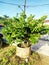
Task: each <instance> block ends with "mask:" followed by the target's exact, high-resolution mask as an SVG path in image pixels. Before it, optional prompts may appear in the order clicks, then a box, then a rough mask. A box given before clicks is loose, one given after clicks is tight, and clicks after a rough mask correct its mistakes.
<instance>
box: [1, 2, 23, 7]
mask: <svg viewBox="0 0 49 65" xmlns="http://www.w3.org/2000/svg"><path fill="white" fill-rule="evenodd" d="M0 3H3V4H9V5H14V6H24V5H18V4H14V3H7V2H4V1H0Z"/></svg>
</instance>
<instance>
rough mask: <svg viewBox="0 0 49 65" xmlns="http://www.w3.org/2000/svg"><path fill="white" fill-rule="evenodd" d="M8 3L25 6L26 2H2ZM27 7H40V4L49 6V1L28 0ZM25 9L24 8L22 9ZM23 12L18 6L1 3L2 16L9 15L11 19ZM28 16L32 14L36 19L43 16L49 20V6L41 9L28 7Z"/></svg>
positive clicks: (6, 0) (0, 14)
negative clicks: (46, 16)
mask: <svg viewBox="0 0 49 65" xmlns="http://www.w3.org/2000/svg"><path fill="white" fill-rule="evenodd" d="M0 1H4V2H8V3H14V4H19V5H23V4H24V0H0ZM26 4H27V5H40V4H49V0H26ZM21 8H22V9H23V6H22V7H21ZM20 12H22V10H21V9H20V8H18V6H13V5H9V4H3V3H0V16H2V15H8V16H10V17H13V16H16V14H17V13H20ZM26 14H27V15H28V16H29V15H30V14H33V15H35V17H36V18H40V17H41V16H43V15H48V18H47V19H49V5H46V6H39V7H32V8H31V7H28V8H26Z"/></svg>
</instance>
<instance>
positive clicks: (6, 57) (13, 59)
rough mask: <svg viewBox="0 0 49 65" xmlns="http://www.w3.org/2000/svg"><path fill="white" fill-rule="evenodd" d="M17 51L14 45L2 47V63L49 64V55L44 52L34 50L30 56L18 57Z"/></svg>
mask: <svg viewBox="0 0 49 65" xmlns="http://www.w3.org/2000/svg"><path fill="white" fill-rule="evenodd" d="M15 52H16V47H14V46H8V47H6V48H2V49H0V65H49V57H47V56H44V55H42V54H38V53H36V52H32V53H31V55H30V56H29V58H27V59H23V58H19V57H17V56H16V53H15ZM26 60H27V61H28V62H26Z"/></svg>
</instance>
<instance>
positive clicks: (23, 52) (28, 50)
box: [16, 44, 31, 58]
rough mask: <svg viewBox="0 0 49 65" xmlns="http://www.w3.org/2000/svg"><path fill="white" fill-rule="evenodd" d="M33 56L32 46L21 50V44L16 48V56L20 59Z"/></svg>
mask: <svg viewBox="0 0 49 65" xmlns="http://www.w3.org/2000/svg"><path fill="white" fill-rule="evenodd" d="M30 54H31V46H29V47H25V48H21V47H19V44H18V45H17V46H16V55H17V56H19V57H20V58H28V57H29V56H30Z"/></svg>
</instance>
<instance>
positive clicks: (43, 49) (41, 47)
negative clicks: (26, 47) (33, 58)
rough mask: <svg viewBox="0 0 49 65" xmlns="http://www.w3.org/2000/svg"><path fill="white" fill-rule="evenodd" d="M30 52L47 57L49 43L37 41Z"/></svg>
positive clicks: (48, 54)
mask: <svg viewBox="0 0 49 65" xmlns="http://www.w3.org/2000/svg"><path fill="white" fill-rule="evenodd" d="M32 50H33V51H35V52H38V53H41V54H43V55H46V56H49V41H45V40H39V42H38V43H37V44H35V45H34V46H32Z"/></svg>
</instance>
